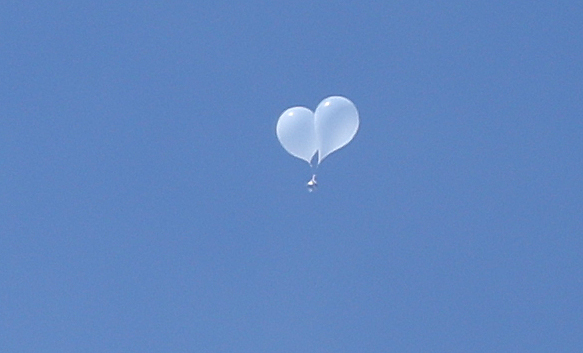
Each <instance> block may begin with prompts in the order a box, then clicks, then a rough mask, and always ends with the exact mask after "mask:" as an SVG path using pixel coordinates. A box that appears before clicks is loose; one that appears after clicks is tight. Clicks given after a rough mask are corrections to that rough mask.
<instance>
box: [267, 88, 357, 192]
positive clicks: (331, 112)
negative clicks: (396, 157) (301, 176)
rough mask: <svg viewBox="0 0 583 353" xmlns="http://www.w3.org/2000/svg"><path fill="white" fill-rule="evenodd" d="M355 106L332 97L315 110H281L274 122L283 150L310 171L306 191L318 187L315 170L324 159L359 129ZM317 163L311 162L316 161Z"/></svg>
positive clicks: (340, 98) (338, 97)
mask: <svg viewBox="0 0 583 353" xmlns="http://www.w3.org/2000/svg"><path fill="white" fill-rule="evenodd" d="M359 123H360V121H359V117H358V111H357V110H356V106H355V105H354V103H352V102H351V101H350V100H349V99H347V98H344V97H340V96H332V97H328V98H326V99H324V100H322V101H321V102H320V104H318V106H317V107H316V111H315V112H312V111H311V110H310V109H308V108H305V107H293V108H289V109H287V110H286V111H284V112H283V113H282V114H281V116H280V117H279V120H278V121H277V127H276V134H277V138H278V139H279V142H280V143H281V145H282V146H283V148H284V149H285V150H286V151H287V152H288V153H289V154H291V155H292V156H294V157H297V158H300V159H302V160H304V161H306V162H308V164H310V166H311V167H312V169H313V172H312V179H310V181H308V184H307V187H308V191H310V192H312V191H314V190H315V189H316V187H317V186H318V183H317V182H316V169H317V168H318V166H319V165H320V164H321V163H322V161H323V160H324V158H326V157H327V156H328V155H330V154H331V153H333V152H334V151H337V150H338V149H340V148H342V147H344V146H346V145H347V144H348V143H349V142H350V141H352V139H353V138H354V135H356V132H357V131H358V126H359ZM316 155H317V162H316V163H312V162H313V161H315V160H316Z"/></svg>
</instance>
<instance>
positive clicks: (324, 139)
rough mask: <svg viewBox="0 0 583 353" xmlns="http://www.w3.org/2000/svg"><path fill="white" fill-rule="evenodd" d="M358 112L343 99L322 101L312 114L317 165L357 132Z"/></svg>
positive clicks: (346, 142)
mask: <svg viewBox="0 0 583 353" xmlns="http://www.w3.org/2000/svg"><path fill="white" fill-rule="evenodd" d="M358 125H359V119H358V111H357V110H356V107H355V106H354V104H353V103H352V102H351V101H350V100H348V99H347V98H344V97H339V96H334V97H328V98H326V99H324V100H323V101H322V102H320V104H318V107H317V108H316V112H315V113H314V127H315V130H316V137H317V140H318V164H320V163H322V161H323V160H324V158H326V157H327V156H328V155H329V154H330V153H332V152H334V151H336V150H338V149H340V148H342V147H344V146H346V145H347V144H348V143H349V142H350V141H352V139H353V138H354V135H356V132H357V131H358Z"/></svg>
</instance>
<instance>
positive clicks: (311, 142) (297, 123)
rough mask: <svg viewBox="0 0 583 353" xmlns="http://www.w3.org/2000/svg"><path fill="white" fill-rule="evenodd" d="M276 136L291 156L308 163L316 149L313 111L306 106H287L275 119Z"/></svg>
mask: <svg viewBox="0 0 583 353" xmlns="http://www.w3.org/2000/svg"><path fill="white" fill-rule="evenodd" d="M276 133H277V138H278V139H279V142H280V143H281V145H282V146H283V148H285V150H286V151H287V152H288V153H289V154H291V155H292V156H295V157H298V158H301V159H303V160H304V161H306V162H308V163H310V162H311V161H312V157H314V154H316V151H317V150H318V143H317V139H316V129H315V126H314V113H312V111H311V110H310V109H308V108H304V107H293V108H289V109H288V110H286V111H285V112H283V114H281V116H280V117H279V120H278V121H277V127H276Z"/></svg>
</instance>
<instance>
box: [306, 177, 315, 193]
mask: <svg viewBox="0 0 583 353" xmlns="http://www.w3.org/2000/svg"><path fill="white" fill-rule="evenodd" d="M307 187H308V192H312V191H316V189H317V188H318V182H317V181H316V174H313V175H312V179H310V181H308V184H307Z"/></svg>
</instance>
